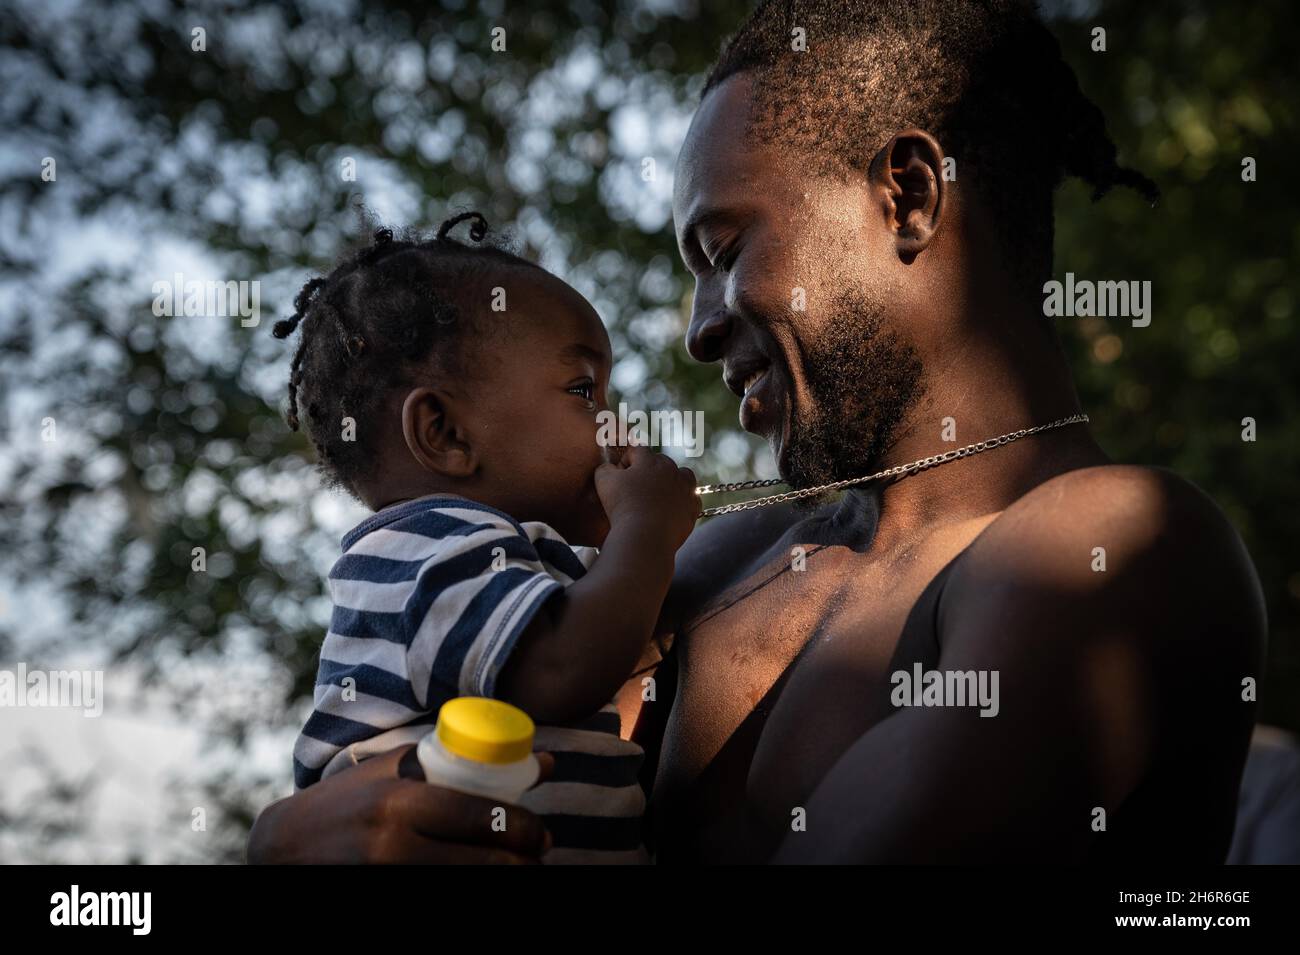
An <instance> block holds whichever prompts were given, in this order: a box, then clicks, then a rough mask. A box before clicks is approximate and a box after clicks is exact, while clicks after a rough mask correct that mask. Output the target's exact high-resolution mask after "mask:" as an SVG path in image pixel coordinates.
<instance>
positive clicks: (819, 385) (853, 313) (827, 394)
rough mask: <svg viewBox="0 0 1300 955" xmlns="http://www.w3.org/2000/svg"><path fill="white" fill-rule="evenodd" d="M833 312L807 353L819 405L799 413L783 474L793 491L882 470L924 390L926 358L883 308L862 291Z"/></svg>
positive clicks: (842, 299) (841, 300) (845, 296)
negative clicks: (888, 324) (890, 322)
mask: <svg viewBox="0 0 1300 955" xmlns="http://www.w3.org/2000/svg"><path fill="white" fill-rule="evenodd" d="M833 308H834V312H833V315H834V318H833V319H832V320H831V322H830V323H829V324H828V325H827V327H826V330H825V331H824V332H823V333H822V334H821V336H819V337H818V339H817V340H816V341H814V342H811V343H809V344H808V345H807V346H806V347H805V349H804V354H803V370H804V375H805V378H806V381H807V388H808V392H809V393H810V395H811V399H812V401H811V406H809V407H803V406H801V405H800V404H796V406H795V409H794V414H793V416H792V420H791V423H790V441H789V446H788V448H787V450H786V454H785V464H784V473H783V474H782V478H783V479H784V480H785V481H786V483H788V484H789V485H790V486H791V487H794V488H807V487H816V486H817V485H819V484H829V483H831V482H833V481H843V480H848V479H849V478H855V477H864V476H866V475H868V474H870V473H872V471H874V470H878V467H879V464H880V461H881V460H882V458H883V457H884V455H885V453H886V452H887V451H888V450H889V448H890V446H891V445H892V444H893V441H894V439H895V437H896V436H897V432H898V429H899V427H900V425H901V424H902V423H903V420H904V418H905V417H906V415H907V413H908V412H909V411H910V410H911V408H912V406H913V405H914V404H915V403H916V401H917V399H918V398H919V397H920V395H921V393H922V390H923V381H924V370H923V368H922V366H921V359H920V357H919V356H918V355H917V354H916V350H915V349H914V348H912V346H911V345H909V344H908V343H906V342H904V341H902V340H900V339H899V338H898V336H897V335H895V334H894V333H893V332H892V331H891V330H890V329H889V328H887V327H886V325H885V322H884V320H883V318H882V310H881V309H880V308H878V307H875V306H873V305H872V304H871V302H870V301H869V300H868V299H867V297H866V296H865V295H864V294H863V293H862V292H861V291H859V290H856V289H853V290H849V291H845V292H842V293H841V294H839V295H838V296H836V299H835V302H834V306H833ZM821 500H822V499H821V498H820V496H819V497H814V498H812V499H810V500H808V499H806V505H805V506H808V507H812V506H816V505H817V504H819V503H821Z"/></svg>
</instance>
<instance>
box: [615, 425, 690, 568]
mask: <svg viewBox="0 0 1300 955" xmlns="http://www.w3.org/2000/svg"><path fill="white" fill-rule="evenodd" d="M596 494H597V495H599V497H600V503H601V505H602V506H604V508H605V516H606V517H608V518H609V526H610V528H611V529H612V528H615V527H618V526H619V525H620V524H622V523H625V522H631V521H640V522H641V523H642V524H643V525H644V528H645V529H648V530H649V531H650V532H652V533H655V534H657V535H662V537H663V538H664V539H665V540H667V541H668V542H669V543H670V544H671V545H672V548H673V550H676V549H677V548H678V547H681V546H682V544H683V543H684V542H685V541H686V538H687V537H689V536H690V533H691V530H692V529H693V528H694V527H695V521H696V519H697V518H698V517H699V516H700V498H699V495H697V494H696V493H695V472H694V471H692V470H691V469H690V468H679V467H678V466H677V465H676V463H675V462H674V461H673V459H672V458H670V457H668V456H667V455H664V454H659V453H658V452H656V451H651V450H650V449H649V448H645V447H641V446H639V445H633V446H631V447H628V448H625V449H623V453H622V456H621V458H620V459H619V461H618V463H617V464H602V465H601V466H600V467H598V468H596Z"/></svg>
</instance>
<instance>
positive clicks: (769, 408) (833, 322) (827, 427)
mask: <svg viewBox="0 0 1300 955" xmlns="http://www.w3.org/2000/svg"><path fill="white" fill-rule="evenodd" d="M750 106H751V83H750V80H749V78H748V77H747V76H745V75H743V74H742V75H739V76H736V77H732V78H731V79H729V80H727V81H726V82H725V83H723V84H722V85H721V86H719V87H717V88H716V89H714V90H713V91H712V92H710V93H709V95H708V96H707V97H706V98H705V100H704V102H703V103H702V104H701V105H700V109H699V112H697V113H696V115H695V119H694V121H693V122H692V124H691V128H690V131H689V132H688V133H687V136H686V142H685V143H684V144H683V146H682V151H681V154H680V156H679V157H678V162H677V171H676V179H675V183H674V196H673V217H674V221H675V224H676V228H677V241H678V246H679V248H680V250H681V255H682V258H683V260H684V261H685V263H686V265H687V267H688V268H689V269H690V270H691V272H692V273H693V274H694V275H695V278H696V285H695V300H694V306H693V309H692V314H691V323H690V327H689V328H688V330H687V333H686V347H687V350H688V351H689V352H690V354H691V356H692V357H694V358H695V359H696V360H697V361H703V362H712V361H721V362H722V373H723V378H724V380H725V381H726V384H727V387H728V388H730V389H731V390H732V391H733V392H735V393H736V394H737V395H738V396H739V397H740V398H741V406H740V424H741V427H743V428H744V429H745V430H746V431H749V432H752V433H754V434H758V435H762V436H763V437H765V438H767V440H768V443H769V445H770V446H771V448H772V453H773V454H774V456H775V457H776V461H777V467H778V469H779V470H780V473H781V475H782V477H783V478H785V480H787V481H788V482H789V483H790V484H792V485H793V486H795V487H807V486H811V485H816V484H821V483H826V482H828V481H832V480H837V479H843V478H849V477H858V476H861V475H863V474H866V473H869V472H870V471H871V470H873V469H874V468H875V466H876V464H877V463H878V462H879V460H880V458H881V456H882V455H883V454H884V453H885V452H886V451H887V450H888V447H889V444H890V442H891V441H892V440H893V439H894V438H895V437H896V436H897V433H898V431H899V429H900V426H901V425H902V424H903V422H904V418H905V416H906V414H907V413H908V411H909V410H910V408H911V407H912V405H913V404H914V403H915V402H916V401H917V399H918V397H919V396H920V394H921V390H922V370H921V364H920V360H919V358H918V357H917V355H916V352H915V351H914V349H913V348H912V347H911V345H910V344H909V343H908V342H907V341H906V340H905V339H904V338H903V337H901V336H900V335H899V334H898V329H900V328H903V327H906V325H905V323H906V319H907V315H908V313H909V312H910V311H912V309H913V308H914V306H913V305H912V304H910V302H909V300H908V298H907V295H906V290H905V287H904V286H905V283H904V282H903V281H902V275H901V274H900V272H899V269H900V267H901V266H900V262H899V257H898V255H897V252H896V249H895V246H894V244H893V241H892V234H891V232H890V231H889V229H888V228H886V227H885V224H884V215H883V213H882V209H881V205H880V202H879V201H878V200H877V199H874V198H873V196H872V192H871V190H870V188H869V185H868V182H867V179H866V176H865V174H853V175H849V176H846V177H844V179H843V180H839V179H836V178H834V177H829V176H824V175H819V174H815V173H814V172H812V171H811V170H810V165H811V164H810V163H808V162H807V161H806V160H805V159H804V158H803V157H800V156H799V155H798V154H797V153H796V152H795V151H794V150H792V149H783V148H782V147H781V146H779V145H766V144H763V143H761V142H759V141H758V140H757V139H755V138H753V137H751V136H749V135H747V134H746V122H747V119H748V116H749V110H750ZM867 148H869V146H868V145H867V144H864V150H865V149H867ZM869 158H870V157H869V156H867V157H864V163H863V165H864V167H865V165H866V162H865V159H869Z"/></svg>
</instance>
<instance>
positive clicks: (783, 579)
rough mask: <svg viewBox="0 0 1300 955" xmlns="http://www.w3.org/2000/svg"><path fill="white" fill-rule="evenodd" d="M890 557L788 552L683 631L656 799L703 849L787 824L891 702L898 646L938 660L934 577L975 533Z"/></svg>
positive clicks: (829, 550) (755, 839)
mask: <svg viewBox="0 0 1300 955" xmlns="http://www.w3.org/2000/svg"><path fill="white" fill-rule="evenodd" d="M975 533H976V530H975V529H972V530H971V531H970V532H968V533H961V534H956V535H951V536H950V537H949V538H942V539H937V540H934V541H931V542H928V544H929V546H923V547H918V548H915V549H910V550H906V551H903V552H901V553H895V554H891V555H889V556H888V557H887V558H880V557H875V558H871V557H867V556H866V555H863V554H859V553H855V552H854V551H852V550H850V549H848V548H842V547H834V546H829V547H821V548H817V547H810V548H807V549H806V552H805V553H804V554H803V555H802V560H800V556H801V555H799V554H798V553H791V554H787V555H783V556H784V557H785V558H786V559H785V560H784V561H782V562H776V561H773V562H771V563H768V564H766V565H764V566H763V567H761V568H760V569H758V570H757V571H756V572H754V573H752V574H750V575H749V576H747V577H746V579H745V580H743V581H741V582H739V583H737V584H736V585H733V586H731V587H729V588H728V589H727V591H726V593H725V594H724V595H722V597H721V599H719V600H718V601H717V602H716V603H715V604H713V605H712V606H710V607H707V608H704V610H703V612H701V613H700V614H699V615H698V616H697V617H696V618H695V619H693V620H689V621H688V622H687V625H686V626H685V627H683V630H682V632H681V633H680V634H679V637H678V639H679V641H680V643H679V645H678V649H677V654H678V666H679V668H680V669H679V675H678V687H677V695H676V699H675V701H674V705H673V710H672V714H671V717H670V719H669V722H668V725H667V728H666V732H665V736H664V741H663V749H662V755H661V759H660V764H659V773H658V777H657V779H656V786H655V799H656V801H657V802H658V803H659V804H660V806H661V808H662V810H663V811H664V812H665V813H668V814H676V815H678V816H679V823H678V826H677V828H678V829H679V831H686V830H689V829H692V828H696V829H698V833H699V838H700V840H701V843H702V844H701V845H699V846H698V847H697V851H698V852H699V854H700V855H701V856H715V857H728V856H731V857H733V858H743V857H744V853H743V852H739V847H741V846H745V847H751V848H752V847H753V846H754V845H760V846H761V845H762V844H763V843H764V842H765V841H766V840H767V839H769V838H775V837H776V836H777V835H778V834H779V833H781V832H783V831H784V830H785V829H786V828H788V823H789V820H790V818H791V813H792V812H793V811H794V810H795V809H796V808H797V807H798V806H799V805H801V803H802V802H803V801H804V800H806V799H807V797H808V796H809V795H810V794H811V792H812V790H813V789H814V788H815V786H816V784H817V783H818V782H819V781H820V779H821V778H822V777H823V776H824V775H825V773H826V771H827V770H829V769H830V767H831V766H832V765H833V764H834V762H835V760H836V759H838V758H839V756H840V755H841V754H842V753H843V752H844V750H845V749H847V748H848V747H849V746H850V745H852V743H853V742H854V741H855V740H856V739H858V738H859V737H860V736H861V735H862V734H863V733H865V732H866V731H867V730H868V729H870V728H871V727H872V726H874V725H875V724H876V723H878V722H879V721H880V720H882V719H884V718H885V717H886V716H888V715H889V713H890V712H891V709H890V703H889V690H890V682H889V677H890V674H891V673H892V672H893V670H894V669H895V663H896V658H897V657H898V656H899V655H900V654H901V655H904V656H907V657H908V659H909V660H914V659H920V660H923V661H925V662H926V664H927V665H933V664H934V663H935V662H936V661H937V656H938V641H937V635H936V633H935V631H934V625H933V601H932V600H929V599H927V600H926V601H924V602H923V603H925V606H920V605H919V604H918V600H919V598H921V597H922V595H923V593H925V592H926V591H927V588H928V587H929V585H930V584H931V583H932V582H935V578H936V575H937V574H938V573H939V571H941V570H942V569H943V568H944V566H945V565H947V564H948V563H949V561H950V560H951V559H952V557H954V556H955V555H956V554H957V553H958V552H960V551H961V549H962V548H963V547H965V545H966V544H967V543H969V542H970V540H971V539H972V538H973V537H974V536H975Z"/></svg>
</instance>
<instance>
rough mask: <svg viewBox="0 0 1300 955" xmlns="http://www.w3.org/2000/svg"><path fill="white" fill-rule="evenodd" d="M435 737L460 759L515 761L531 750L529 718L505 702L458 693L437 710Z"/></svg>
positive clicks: (492, 761) (494, 761) (481, 761)
mask: <svg viewBox="0 0 1300 955" xmlns="http://www.w3.org/2000/svg"><path fill="white" fill-rule="evenodd" d="M438 741H439V742H440V743H442V745H443V746H445V747H446V748H447V750H448V751H449V752H451V753H454V754H455V755H457V756H459V757H461V758H462V759H472V760H474V761H476V762H479V763H515V762H518V761H519V760H521V759H524V758H526V757H527V756H528V754H529V753H531V752H532V751H533V721H532V720H531V719H529V717H528V714H527V713H525V712H524V711H523V710H521V709H519V707H517V706H511V705H510V704H509V703H503V702H501V701H500V700H491V699H488V698H487V697H483V696H461V697H457V698H456V699H454V700H448V701H447V702H446V703H444V704H442V709H440V710H439V711H438Z"/></svg>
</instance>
